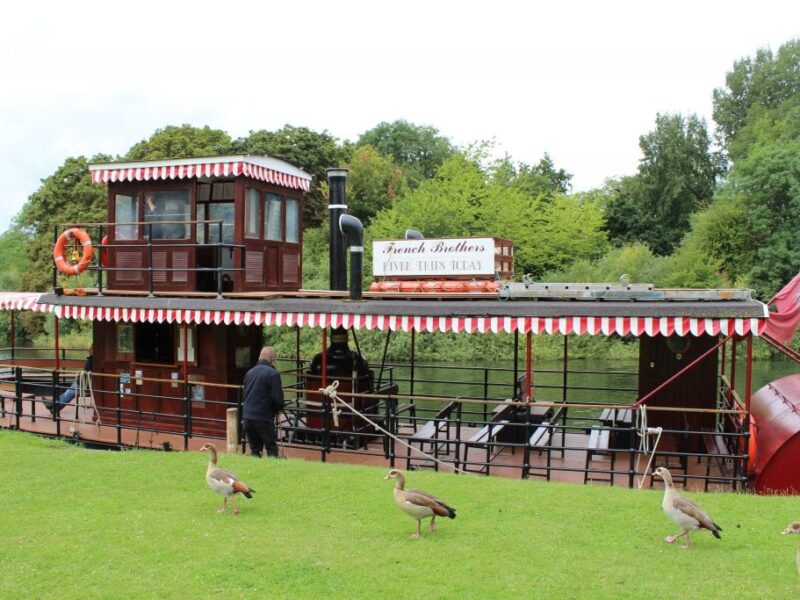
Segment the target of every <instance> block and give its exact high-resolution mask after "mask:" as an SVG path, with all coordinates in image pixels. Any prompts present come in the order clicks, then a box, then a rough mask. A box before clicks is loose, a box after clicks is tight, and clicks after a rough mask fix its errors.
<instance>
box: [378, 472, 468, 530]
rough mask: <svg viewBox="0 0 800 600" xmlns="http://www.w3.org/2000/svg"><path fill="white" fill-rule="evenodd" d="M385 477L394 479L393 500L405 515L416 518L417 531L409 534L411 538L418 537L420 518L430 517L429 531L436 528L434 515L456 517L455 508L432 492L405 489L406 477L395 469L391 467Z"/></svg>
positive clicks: (420, 526) (420, 525)
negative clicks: (395, 481)
mask: <svg viewBox="0 0 800 600" xmlns="http://www.w3.org/2000/svg"><path fill="white" fill-rule="evenodd" d="M386 479H396V480H397V483H395V486H394V490H393V495H394V502H395V504H397V506H398V507H399V508H400V510H402V511H403V512H404V513H406V514H407V515H410V516H411V517H413V518H414V519H416V520H417V531H416V532H415V533H412V534H411V537H413V538H419V536H420V534H421V532H420V529H421V528H422V519H427V518H428V517H430V519H431V526H430V530H431V532H433V531H435V530H436V517H437V516H440V517H449V518H450V519H455V518H456V509H454V508H453V507H452V506H449V505H448V504H447V503H446V502H443V501H442V500H439V498H437V497H436V496H434V495H433V494H430V493H428V492H426V491H424V490H407V489H406V478H405V476H404V475H403V474H402V473H401V472H400V471H398V470H397V469H392V470H391V471H389V473H388V474H387V475H386V477H384V480H386Z"/></svg>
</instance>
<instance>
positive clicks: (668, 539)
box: [664, 529, 688, 544]
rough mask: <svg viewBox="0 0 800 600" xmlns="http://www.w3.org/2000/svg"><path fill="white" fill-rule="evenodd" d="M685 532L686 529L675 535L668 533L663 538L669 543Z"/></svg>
mask: <svg viewBox="0 0 800 600" xmlns="http://www.w3.org/2000/svg"><path fill="white" fill-rule="evenodd" d="M687 532H688V530H687V529H684V530H683V533H679V534H677V535H668V536H667V537H665V538H664V541H665V542H667V543H668V544H671V543H672V542H674V541H675V540H677V539H678V538H680V537H683V536H685V535H686V533H687Z"/></svg>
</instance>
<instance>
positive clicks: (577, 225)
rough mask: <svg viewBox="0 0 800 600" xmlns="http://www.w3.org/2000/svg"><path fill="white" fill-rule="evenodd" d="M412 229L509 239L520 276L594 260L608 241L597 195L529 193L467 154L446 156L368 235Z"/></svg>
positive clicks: (393, 235)
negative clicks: (502, 178)
mask: <svg viewBox="0 0 800 600" xmlns="http://www.w3.org/2000/svg"><path fill="white" fill-rule="evenodd" d="M408 228H413V229H418V230H420V231H422V232H423V233H424V234H425V235H426V237H454V236H490V235H492V236H498V237H505V238H509V239H511V240H512V241H513V242H514V245H515V254H514V260H515V272H516V273H518V274H520V273H531V274H533V275H539V274H542V273H544V272H545V271H547V270H550V269H555V268H561V267H564V266H565V265H567V264H570V263H571V262H572V261H574V260H576V259H579V258H582V257H597V256H600V255H602V253H603V252H604V251H605V249H606V246H607V242H606V238H605V234H604V232H603V231H602V213H601V211H600V209H599V206H598V203H597V201H596V198H594V197H591V196H575V197H564V196H554V197H551V198H546V197H542V196H539V197H531V196H529V195H527V194H525V193H524V192H523V191H521V190H519V189H516V188H514V187H509V186H508V185H507V184H506V183H500V182H498V180H497V179H496V178H493V177H492V176H491V175H489V174H487V173H485V172H484V171H482V170H481V168H480V167H479V166H478V164H476V163H475V162H474V161H472V160H470V159H469V158H468V157H467V156H465V155H463V154H456V155H454V156H453V157H451V158H450V159H448V160H446V161H445V162H444V163H443V164H442V165H441V166H440V167H439V170H438V171H437V173H436V176H435V177H434V178H432V179H429V180H427V181H424V182H422V183H421V184H420V186H419V187H418V188H417V189H416V190H413V191H411V192H410V193H409V194H408V195H406V196H405V197H404V198H402V199H401V200H400V201H399V202H398V203H397V204H395V205H394V206H393V207H392V208H390V209H388V210H384V211H382V212H380V213H379V214H378V215H377V216H376V217H375V219H374V220H373V222H372V226H371V227H370V228H369V230H368V232H367V233H368V237H369V238H370V239H376V238H397V237H400V236H402V234H403V232H404V231H405V230H406V229H408Z"/></svg>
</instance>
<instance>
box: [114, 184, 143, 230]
mask: <svg viewBox="0 0 800 600" xmlns="http://www.w3.org/2000/svg"><path fill="white" fill-rule="evenodd" d="M138 220H139V199H138V198H137V197H136V196H128V195H125V194H117V195H116V196H115V197H114V221H115V222H116V223H127V225H117V226H116V231H114V238H115V239H118V240H135V239H136V238H137V237H138V236H137V235H136V234H137V226H136V225H134V224H133V223H135V222H136V221H138Z"/></svg>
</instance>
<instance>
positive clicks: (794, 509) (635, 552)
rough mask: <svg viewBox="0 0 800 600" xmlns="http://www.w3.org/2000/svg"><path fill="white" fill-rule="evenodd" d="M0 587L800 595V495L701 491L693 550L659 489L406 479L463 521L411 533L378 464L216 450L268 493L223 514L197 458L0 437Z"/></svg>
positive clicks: (229, 593) (132, 593)
mask: <svg viewBox="0 0 800 600" xmlns="http://www.w3.org/2000/svg"><path fill="white" fill-rule="evenodd" d="M0 451H2V453H3V457H4V458H3V472H2V475H3V488H2V492H1V494H2V500H3V503H2V504H3V510H2V511H0V568H2V572H3V577H2V580H0V597H3V598H31V597H37V598H40V597H62V598H78V597H80V598H121V597H125V598H144V597H148V598H152V597H169V598H178V597H180V598H192V597H193V598H205V597H220V598H223V597H224V598H230V597H236V598H254V597H262V596H267V597H273V598H376V597H379V598H382V597H405V598H415V597H423V596H426V597H437V598H438V597H443V598H489V597H570V598H583V597H587V598H588V597H602V596H606V597H613V598H620V597H627V598H642V597H696V598H723V597H731V596H734V597H738V598H742V597H752V598H755V597H760V598H789V597H796V596H797V595H798V594H799V593H800V577H798V575H797V572H796V569H795V565H794V552H795V547H796V541H795V540H789V539H786V538H782V537H780V536H779V535H778V532H780V531H781V530H782V529H783V528H784V527H785V526H786V524H787V523H788V522H789V521H791V520H793V519H798V518H800V499H798V498H787V497H757V496H750V495H735V494H713V495H703V494H695V495H693V497H694V498H696V499H698V500H699V502H700V503H701V504H702V505H703V506H704V507H705V508H706V509H707V510H708V511H709V512H710V513H711V514H712V515H713V516H714V518H715V519H716V520H717V522H718V523H720V524H721V525H722V527H723V528H724V532H723V539H722V540H721V541H718V540H715V539H713V538H712V537H711V536H710V535H708V534H707V532H704V533H703V534H697V535H696V536H695V538H694V544H693V548H692V549H691V550H688V551H687V550H682V549H681V548H679V547H678V546H677V545H667V544H665V543H664V541H663V537H664V535H666V534H670V533H675V527H674V525H672V524H671V523H670V522H669V521H668V520H667V518H666V517H665V516H664V515H663V514H662V511H661V507H660V502H661V493H660V492H658V491H649V490H647V491H636V490H627V489H619V488H607V487H601V486H577V485H568V484H555V483H545V482H539V481H520V480H505V479H498V478H482V477H474V476H454V475H449V474H436V473H412V474H410V475H409V480H410V484H411V485H412V486H420V487H424V488H428V489H430V490H432V491H435V492H436V493H438V494H439V495H441V496H442V497H443V498H445V499H447V500H448V501H449V502H450V503H452V504H453V505H454V506H455V507H456V508H457V509H458V518H457V519H455V520H454V521H449V520H446V522H443V523H441V525H440V527H439V530H438V531H437V532H436V533H435V534H433V535H430V534H426V535H424V536H423V538H422V539H421V540H412V539H410V537H409V533H411V531H412V530H413V527H414V524H413V521H412V520H411V519H410V518H408V517H407V516H405V515H404V514H402V513H400V512H399V511H398V510H397V509H396V508H395V507H394V506H393V503H392V498H391V486H392V484H391V483H390V482H386V481H383V475H384V470H383V469H373V468H365V467H354V466H343V465H325V464H320V463H311V462H302V461H299V460H288V461H277V460H263V461H259V460H256V459H252V458H249V457H241V456H227V455H222V456H221V462H222V463H223V465H224V466H227V467H229V468H232V469H234V470H236V471H237V472H238V474H239V475H240V476H241V477H242V479H244V480H245V481H247V482H248V483H249V484H250V485H251V486H252V487H253V488H255V489H256V490H257V493H256V495H255V498H254V499H253V500H251V501H245V500H242V501H241V502H240V504H241V507H242V514H241V515H239V516H238V517H232V516H231V515H230V514H225V515H220V514H217V513H216V512H215V510H216V508H217V507H218V505H219V497H218V496H216V495H215V494H213V493H212V492H211V491H210V490H209V489H208V488H207V487H206V485H205V482H204V480H203V475H204V470H205V461H206V456H205V455H204V454H199V453H156V452H148V451H125V452H99V451H88V450H84V449H81V448H76V447H72V446H69V445H67V444H66V443H63V442H55V441H46V440H41V439H39V438H36V437H32V436H30V435H27V434H22V433H18V432H9V431H0Z"/></svg>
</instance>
